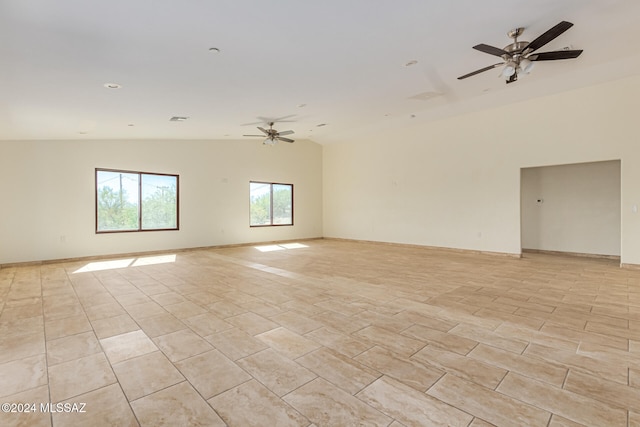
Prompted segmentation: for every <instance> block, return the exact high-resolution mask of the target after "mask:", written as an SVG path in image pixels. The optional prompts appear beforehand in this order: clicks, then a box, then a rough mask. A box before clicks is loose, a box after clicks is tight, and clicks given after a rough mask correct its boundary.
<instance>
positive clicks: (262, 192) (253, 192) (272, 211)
mask: <svg viewBox="0 0 640 427" xmlns="http://www.w3.org/2000/svg"><path fill="white" fill-rule="evenodd" d="M249 187H250V188H249V199H250V203H251V223H250V225H251V227H262V226H270V225H293V185H292V184H275V183H269V182H250V183H249Z"/></svg>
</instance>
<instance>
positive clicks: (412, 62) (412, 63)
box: [404, 59, 418, 67]
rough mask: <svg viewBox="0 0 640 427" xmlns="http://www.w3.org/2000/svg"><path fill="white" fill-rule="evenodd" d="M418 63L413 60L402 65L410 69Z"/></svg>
mask: <svg viewBox="0 0 640 427" xmlns="http://www.w3.org/2000/svg"><path fill="white" fill-rule="evenodd" d="M417 63H418V61H416V60H415V59H412V60H411V61H409V62H407V63H406V64H404V66H405V67H411V66H412V65H416V64H417Z"/></svg>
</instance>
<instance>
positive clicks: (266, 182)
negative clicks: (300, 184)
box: [249, 181, 294, 228]
mask: <svg viewBox="0 0 640 427" xmlns="http://www.w3.org/2000/svg"><path fill="white" fill-rule="evenodd" d="M251 184H265V185H268V186H269V224H256V225H253V224H251ZM274 185H286V186H288V187H291V223H289V224H274V223H273V186H274ZM293 200H294V186H293V184H287V183H283V182H269V181H249V227H250V228H260V227H291V226H293V224H294V202H293Z"/></svg>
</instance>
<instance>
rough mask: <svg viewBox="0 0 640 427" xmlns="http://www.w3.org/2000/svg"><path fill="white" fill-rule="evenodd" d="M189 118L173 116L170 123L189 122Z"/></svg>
mask: <svg viewBox="0 0 640 427" xmlns="http://www.w3.org/2000/svg"><path fill="white" fill-rule="evenodd" d="M188 118H189V117H185V116H173V117H171V118H170V119H169V121H170V122H184V121H185V120H187V119H188Z"/></svg>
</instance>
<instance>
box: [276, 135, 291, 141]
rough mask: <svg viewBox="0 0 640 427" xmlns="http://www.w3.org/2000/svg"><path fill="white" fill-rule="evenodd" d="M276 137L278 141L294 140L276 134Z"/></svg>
mask: <svg viewBox="0 0 640 427" xmlns="http://www.w3.org/2000/svg"><path fill="white" fill-rule="evenodd" d="M276 139H277V140H278V141H284V142H293V139H289V138H282V137H280V136H276Z"/></svg>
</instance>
